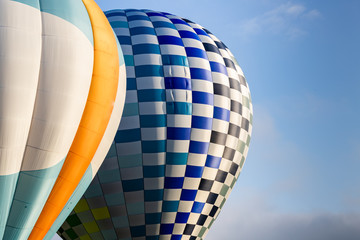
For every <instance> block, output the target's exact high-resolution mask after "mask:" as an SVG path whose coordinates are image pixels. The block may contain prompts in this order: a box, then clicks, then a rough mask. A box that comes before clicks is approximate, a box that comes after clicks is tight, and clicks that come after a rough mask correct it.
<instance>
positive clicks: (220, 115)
mask: <svg viewBox="0 0 360 240" xmlns="http://www.w3.org/2000/svg"><path fill="white" fill-rule="evenodd" d="M214 118H216V119H220V120H224V121H227V122H229V121H230V111H229V110H228V109H224V108H219V107H214Z"/></svg>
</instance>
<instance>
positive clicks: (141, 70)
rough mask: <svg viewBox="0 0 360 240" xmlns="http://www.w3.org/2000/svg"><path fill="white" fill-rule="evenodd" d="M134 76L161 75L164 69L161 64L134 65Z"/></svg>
mask: <svg viewBox="0 0 360 240" xmlns="http://www.w3.org/2000/svg"><path fill="white" fill-rule="evenodd" d="M135 74H136V77H137V78H139V77H163V76H164V71H163V68H162V66H161V65H141V66H135Z"/></svg>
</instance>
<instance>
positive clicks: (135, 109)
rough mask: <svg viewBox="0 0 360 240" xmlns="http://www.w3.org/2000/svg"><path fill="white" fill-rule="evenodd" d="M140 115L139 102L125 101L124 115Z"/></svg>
mask: <svg viewBox="0 0 360 240" xmlns="http://www.w3.org/2000/svg"><path fill="white" fill-rule="evenodd" d="M136 115H139V106H138V103H125V105H124V111H123V115H122V116H123V117H129V116H136Z"/></svg>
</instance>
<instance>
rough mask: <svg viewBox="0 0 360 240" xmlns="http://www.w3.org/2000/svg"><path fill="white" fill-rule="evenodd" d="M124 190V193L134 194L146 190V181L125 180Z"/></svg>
mask: <svg viewBox="0 0 360 240" xmlns="http://www.w3.org/2000/svg"><path fill="white" fill-rule="evenodd" d="M122 182H123V189H124V192H134V191H139V190H143V189H144V180H143V179H142V178H141V179H134V180H123V181H122Z"/></svg>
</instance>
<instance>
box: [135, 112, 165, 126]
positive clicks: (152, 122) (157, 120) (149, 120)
mask: <svg viewBox="0 0 360 240" xmlns="http://www.w3.org/2000/svg"><path fill="white" fill-rule="evenodd" d="M140 125H141V127H142V128H152V127H166V115H165V114H157V115H140Z"/></svg>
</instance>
